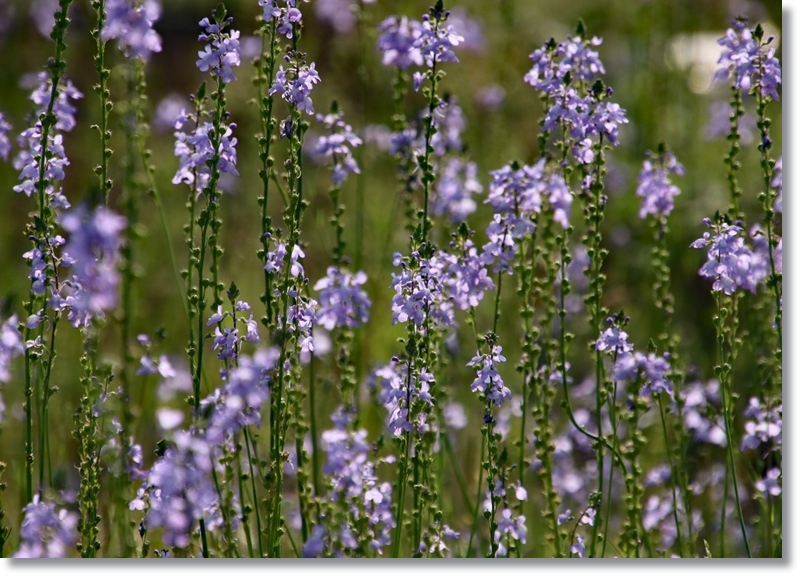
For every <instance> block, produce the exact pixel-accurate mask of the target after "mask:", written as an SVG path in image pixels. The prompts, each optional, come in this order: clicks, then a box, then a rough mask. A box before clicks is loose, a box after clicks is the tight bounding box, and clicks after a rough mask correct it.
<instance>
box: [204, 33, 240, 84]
mask: <svg viewBox="0 0 800 576" xmlns="http://www.w3.org/2000/svg"><path fill="white" fill-rule="evenodd" d="M231 21H232V19H230V18H229V19H228V20H226V21H225V22H223V23H221V24H217V23H214V24H212V23H211V22H210V21H209V20H208V18H203V19H202V20H200V26H202V27H203V28H205V31H204V32H203V33H202V34H200V36H199V37H198V39H199V40H200V41H201V42H210V44H209V45H206V47H205V48H203V50H202V51H201V52H198V53H197V55H198V56H199V60H197V68H198V69H199V70H200V71H201V72H207V71H208V70H211V74H212V75H213V76H217V77H218V78H220V79H221V80H222V81H223V82H224V83H225V84H229V83H231V82H232V81H234V80H236V76H235V75H234V73H233V67H234V66H239V65H240V64H241V49H240V46H239V31H238V30H230V31H228V32H224V31H223V30H224V29H225V27H226V26H227V25H228V24H229V23H230V22H231Z"/></svg>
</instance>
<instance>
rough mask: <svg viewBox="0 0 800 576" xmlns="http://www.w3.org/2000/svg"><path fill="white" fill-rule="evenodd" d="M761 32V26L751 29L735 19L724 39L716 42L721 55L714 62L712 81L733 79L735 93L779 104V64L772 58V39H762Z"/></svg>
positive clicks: (773, 52) (773, 49)
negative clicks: (714, 71)
mask: <svg viewBox="0 0 800 576" xmlns="http://www.w3.org/2000/svg"><path fill="white" fill-rule="evenodd" d="M763 33H764V31H763V29H762V28H761V27H760V26H758V27H756V29H755V30H751V29H749V28H748V27H747V25H746V23H745V22H744V21H743V20H739V19H736V20H734V21H733V23H732V25H731V28H728V30H727V31H726V32H725V36H723V37H722V38H720V39H719V40H718V44H719V45H720V46H722V54H721V55H720V57H719V60H718V61H717V63H718V64H719V65H720V69H719V70H718V71H717V73H716V74H715V75H714V79H715V80H724V79H727V78H728V77H730V76H732V77H733V85H734V87H735V88H737V89H738V90H741V91H742V92H751V93H754V94H758V95H760V96H761V97H763V98H768V99H771V100H775V101H778V100H780V96H779V95H778V86H779V85H780V84H781V64H780V62H779V61H778V59H777V58H776V57H775V47H774V46H770V44H772V41H773V39H774V38H773V37H771V36H770V37H769V38H767V39H766V40H764V39H763Z"/></svg>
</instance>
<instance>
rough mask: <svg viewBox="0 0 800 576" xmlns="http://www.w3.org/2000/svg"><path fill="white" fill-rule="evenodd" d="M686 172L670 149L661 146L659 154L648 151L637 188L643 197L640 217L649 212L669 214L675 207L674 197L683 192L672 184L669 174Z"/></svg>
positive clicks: (656, 214)
mask: <svg viewBox="0 0 800 576" xmlns="http://www.w3.org/2000/svg"><path fill="white" fill-rule="evenodd" d="M684 173H685V170H684V168H683V165H682V164H681V163H680V162H678V160H677V159H676V158H675V155H674V154H673V153H672V152H670V151H669V150H666V149H664V148H661V149H659V152H658V154H654V153H653V152H650V151H648V152H647V159H646V160H645V161H644V165H643V166H642V171H641V172H640V173H639V179H638V182H639V186H638V188H637V189H636V195H637V196H639V197H640V198H642V206H641V208H640V209H639V218H645V217H646V216H647V215H648V214H652V215H653V216H669V214H670V212H672V209H673V207H674V201H673V199H674V198H675V196H677V195H678V194H680V193H681V190H680V188H678V187H677V186H675V185H674V184H672V182H671V181H670V179H669V176H670V174H677V175H678V176H682V175H683V174H684Z"/></svg>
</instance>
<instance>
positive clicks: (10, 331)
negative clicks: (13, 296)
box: [0, 314, 25, 422]
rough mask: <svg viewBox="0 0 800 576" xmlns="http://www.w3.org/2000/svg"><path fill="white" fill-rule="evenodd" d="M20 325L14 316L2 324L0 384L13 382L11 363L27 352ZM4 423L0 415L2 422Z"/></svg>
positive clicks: (0, 334) (0, 337) (0, 326)
mask: <svg viewBox="0 0 800 576" xmlns="http://www.w3.org/2000/svg"><path fill="white" fill-rule="evenodd" d="M18 323H19V319H18V318H17V315H16V314H14V315H12V316H11V317H10V318H8V320H6V321H5V322H3V323H2V324H0V383H8V382H9V380H11V369H10V366H11V361H12V360H13V359H14V358H16V357H17V356H21V355H22V354H23V352H25V349H24V348H23V344H22V334H21V333H20V331H19V328H18V327H17V324H18ZM2 421H3V418H2V416H1V415H0V422H2Z"/></svg>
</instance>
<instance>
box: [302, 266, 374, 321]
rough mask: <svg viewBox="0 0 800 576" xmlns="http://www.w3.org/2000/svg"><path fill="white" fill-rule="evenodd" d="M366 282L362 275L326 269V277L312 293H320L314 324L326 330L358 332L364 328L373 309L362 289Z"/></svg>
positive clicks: (316, 285) (333, 268) (332, 268)
mask: <svg viewBox="0 0 800 576" xmlns="http://www.w3.org/2000/svg"><path fill="white" fill-rule="evenodd" d="M366 282H367V275H366V274H364V273H363V272H356V273H355V274H351V273H349V272H347V271H343V270H340V269H338V268H335V267H333V266H330V267H328V273H327V276H326V277H325V278H322V279H320V280H319V281H318V282H317V283H316V284H315V285H314V290H316V291H317V292H319V305H320V307H319V310H318V311H317V314H316V321H317V323H318V324H319V325H320V326H322V327H323V328H325V329H326V330H334V329H335V328H344V327H347V328H358V327H359V326H363V325H364V324H366V323H367V321H368V320H369V309H370V307H371V306H372V302H371V301H370V299H369V297H368V296H367V293H366V292H365V291H364V289H363V286H364V284H365V283H366Z"/></svg>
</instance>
